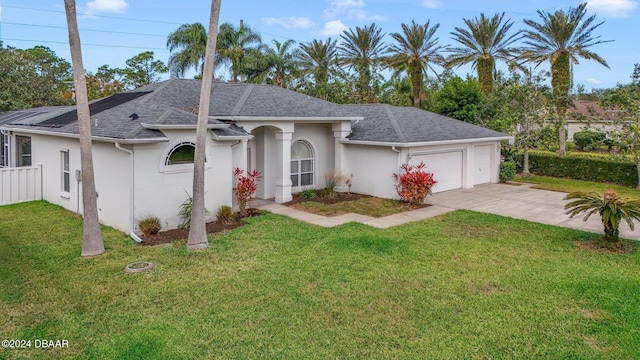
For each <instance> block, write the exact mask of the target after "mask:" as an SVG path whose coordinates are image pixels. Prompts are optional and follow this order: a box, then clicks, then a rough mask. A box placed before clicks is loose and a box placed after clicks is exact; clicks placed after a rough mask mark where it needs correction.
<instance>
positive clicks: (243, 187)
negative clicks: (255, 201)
mask: <svg viewBox="0 0 640 360" xmlns="http://www.w3.org/2000/svg"><path fill="white" fill-rule="evenodd" d="M244 173H245V171H244V170H240V168H235V169H233V176H234V177H235V178H236V186H235V187H234V188H233V190H234V191H235V193H236V199H237V200H238V208H239V211H240V216H243V217H244V216H247V210H249V201H251V199H252V198H253V195H254V194H255V193H256V190H257V189H258V185H257V183H258V181H259V180H260V179H261V178H262V175H260V172H259V171H258V170H253V171H251V172H247V175H244Z"/></svg>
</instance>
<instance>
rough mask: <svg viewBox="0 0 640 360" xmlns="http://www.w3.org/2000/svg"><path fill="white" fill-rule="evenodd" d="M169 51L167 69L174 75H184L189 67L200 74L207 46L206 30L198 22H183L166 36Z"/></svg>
mask: <svg viewBox="0 0 640 360" xmlns="http://www.w3.org/2000/svg"><path fill="white" fill-rule="evenodd" d="M167 47H168V48H169V51H170V52H173V51H174V50H178V52H176V53H172V54H171V56H169V69H170V70H171V73H172V74H174V75H176V76H184V73H185V72H187V70H189V69H190V68H192V67H193V68H194V69H195V70H196V71H197V72H198V73H199V74H200V75H202V66H203V65H204V53H205V48H206V47H207V30H205V28H204V26H202V24H200V23H193V24H183V25H180V27H179V28H178V30H176V31H174V32H172V33H171V34H169V37H167Z"/></svg>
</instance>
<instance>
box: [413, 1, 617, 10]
mask: <svg viewBox="0 0 640 360" xmlns="http://www.w3.org/2000/svg"><path fill="white" fill-rule="evenodd" d="M605 1H606V0H605ZM422 6H424V7H426V8H427V9H437V8H439V7H441V6H442V3H441V2H440V1H437V0H423V1H422Z"/></svg>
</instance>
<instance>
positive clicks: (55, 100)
mask: <svg viewBox="0 0 640 360" xmlns="http://www.w3.org/2000/svg"><path fill="white" fill-rule="evenodd" d="M71 77H72V72H71V64H69V62H67V61H66V60H64V59H62V58H60V57H58V56H57V55H56V54H55V53H54V52H53V51H52V50H50V49H49V48H46V47H43V46H36V47H34V48H31V49H27V50H21V49H16V48H12V47H7V48H4V47H0V112H3V111H11V110H21V109H28V108H32V107H38V106H53V105H70V104H71V103H73V102H72V100H71V96H65V95H67V94H70V90H71V86H70V80H71Z"/></svg>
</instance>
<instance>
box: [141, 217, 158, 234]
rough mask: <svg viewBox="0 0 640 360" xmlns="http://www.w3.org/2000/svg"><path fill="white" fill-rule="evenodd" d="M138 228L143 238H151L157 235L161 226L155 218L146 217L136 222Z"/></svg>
mask: <svg viewBox="0 0 640 360" xmlns="http://www.w3.org/2000/svg"><path fill="white" fill-rule="evenodd" d="M138 228H140V231H142V233H143V234H144V236H147V237H149V236H151V235H155V234H157V233H158V232H159V231H160V229H162V225H160V219H159V218H158V217H157V216H146V217H144V218H142V219H141V220H140V221H138Z"/></svg>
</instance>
